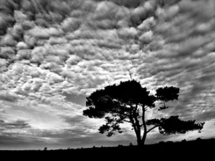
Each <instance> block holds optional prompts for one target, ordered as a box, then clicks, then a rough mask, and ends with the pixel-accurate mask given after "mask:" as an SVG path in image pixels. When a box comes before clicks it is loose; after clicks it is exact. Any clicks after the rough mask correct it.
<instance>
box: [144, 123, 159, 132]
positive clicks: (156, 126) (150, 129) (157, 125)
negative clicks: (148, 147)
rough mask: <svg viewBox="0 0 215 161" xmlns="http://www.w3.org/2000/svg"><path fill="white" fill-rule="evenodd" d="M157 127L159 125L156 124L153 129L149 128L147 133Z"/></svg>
mask: <svg viewBox="0 0 215 161" xmlns="http://www.w3.org/2000/svg"><path fill="white" fill-rule="evenodd" d="M156 127H158V125H155V126H154V127H152V128H151V129H149V130H147V132H146V133H149V132H150V131H152V130H153V129H155V128H156Z"/></svg>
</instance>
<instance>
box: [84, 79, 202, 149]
mask: <svg viewBox="0 0 215 161" xmlns="http://www.w3.org/2000/svg"><path fill="white" fill-rule="evenodd" d="M178 96H179V88H177V87H173V86H171V87H164V88H158V89H157V90H156V94H155V95H152V94H150V92H149V91H147V89H146V88H143V87H142V86H141V84H140V83H139V82H137V81H135V80H131V81H125V82H120V84H119V85H110V86H106V87H105V88H104V89H100V90H96V91H95V92H93V93H92V94H91V95H90V96H88V97H87V101H86V106H87V107H88V109H85V110H84V111H83V115H85V116H88V117H90V118H105V121H106V124H104V125H102V126H101V127H100V128H99V132H100V133H102V134H103V133H105V132H107V136H109V137H110V136H112V135H113V134H114V132H115V131H118V132H119V133H122V130H121V128H120V124H122V123H124V122H128V123H130V124H131V126H132V129H133V130H134V131H135V134H136V138H137V144H138V145H139V146H142V145H144V143H145V140H146V137H147V134H148V133H149V132H151V131H152V130H153V129H155V128H158V129H159V132H160V133H161V134H166V135H167V134H176V133H186V132H187V131H191V130H199V131H201V130H202V128H203V125H204V122H202V123H195V120H188V121H183V120H180V119H179V116H171V117H169V118H160V119H158V118H154V119H148V120H146V112H147V111H148V110H158V111H160V110H165V109H167V108H169V107H168V106H166V104H165V103H166V102H168V101H173V100H177V99H178ZM155 104H156V105H155Z"/></svg>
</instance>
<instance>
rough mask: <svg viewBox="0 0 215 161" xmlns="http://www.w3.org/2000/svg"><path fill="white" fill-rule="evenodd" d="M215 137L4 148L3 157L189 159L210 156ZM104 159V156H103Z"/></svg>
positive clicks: (1, 152) (0, 152)
mask: <svg viewBox="0 0 215 161" xmlns="http://www.w3.org/2000/svg"><path fill="white" fill-rule="evenodd" d="M214 144H215V139H206V140H203V139H200V138H198V139H196V140H191V141H181V142H172V141H166V142H164V141H161V142H159V143H157V144H151V145H145V146H144V147H141V148H140V147H138V146H134V145H133V146H129V145H127V146H125V145H119V146H116V147H96V146H94V147H92V148H77V149H71V148H68V149H57V150H46V151H44V150H20V151H0V154H1V157H7V159H8V158H11V157H12V158H13V157H14V158H16V159H19V158H20V159H22V160H23V159H25V158H26V159H29V157H30V158H34V159H48V160H50V159H57V158H59V159H60V160H65V159H69V158H70V159H74V157H78V158H79V159H94V160H97V159H98V160H99V158H100V156H102V157H107V158H113V160H115V159H129V158H132V159H138V158H140V156H141V155H142V156H144V158H146V159H148V158H151V157H153V159H162V158H163V159H164V158H165V160H175V159H185V158H186V159H187V158H188V157H189V158H192V159H195V158H198V159H199V158H201V157H204V159H206V158H210V157H211V156H212V154H213V153H211V152H210V151H212V149H213V148H211V147H213V145H214ZM100 159H101V158H100Z"/></svg>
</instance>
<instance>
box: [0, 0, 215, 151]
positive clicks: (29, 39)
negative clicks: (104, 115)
mask: <svg viewBox="0 0 215 161" xmlns="http://www.w3.org/2000/svg"><path fill="white" fill-rule="evenodd" d="M214 8H215V1H214V0H168V2H167V1H166V2H165V1H163V0H109V1H103V0H20V1H19V0H0V150H3V149H7V150H11V149H15V150H16V149H43V148H44V147H48V149H58V148H63V149H66V148H79V147H92V146H117V145H118V144H122V145H128V144H129V143H133V144H136V138H135V135H134V131H132V130H131V127H130V126H129V125H128V124H124V125H123V126H122V128H123V131H124V133H122V134H116V135H114V136H112V137H106V136H105V135H102V134H99V132H98V128H99V127H100V126H101V125H102V124H103V123H104V120H103V119H90V118H88V117H86V116H83V115H82V112H83V110H84V109H86V108H87V107H86V106H85V101H86V97H87V96H89V95H90V94H91V93H92V92H93V91H95V90H97V89H102V88H104V87H105V86H107V85H111V84H115V83H119V82H120V81H126V80H130V79H131V78H132V79H135V80H137V81H139V82H140V83H141V85H142V86H143V87H147V89H149V90H151V91H153V90H155V89H156V88H158V87H161V86H176V87H179V88H180V94H179V99H178V100H177V101H174V103H171V107H170V108H169V109H168V110H165V111H164V112H163V113H162V114H161V115H163V116H170V115H179V116H180V117H181V118H182V119H195V120H196V121H197V122H201V121H204V122H205V125H204V128H203V130H202V132H201V133H198V132H196V131H195V132H188V133H186V134H185V135H179V134H177V135H168V136H163V135H161V134H159V132H158V130H156V129H155V130H153V131H152V132H151V134H150V135H148V138H147V141H146V143H147V144H152V143H157V142H159V141H168V140H172V141H177V140H182V139H187V140H191V139H196V138H198V137H201V138H213V137H214V136H215V108H214V104H215V100H214V97H215V72H214V71H215V10H214ZM147 115H148V117H153V116H157V114H156V113H154V112H153V111H152V112H150V113H148V114H147Z"/></svg>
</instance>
